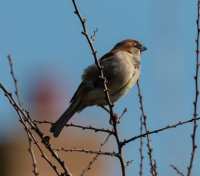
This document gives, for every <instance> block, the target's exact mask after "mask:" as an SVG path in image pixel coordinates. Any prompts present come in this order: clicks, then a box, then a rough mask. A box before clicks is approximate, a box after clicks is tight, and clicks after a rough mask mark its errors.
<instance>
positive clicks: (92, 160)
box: [80, 134, 111, 176]
mask: <svg viewBox="0 0 200 176" xmlns="http://www.w3.org/2000/svg"><path fill="white" fill-rule="evenodd" d="M110 136H111V134H108V135H107V136H106V137H105V139H104V141H103V142H102V143H101V145H100V147H99V151H101V150H102V148H103V146H104V145H105V144H106V143H107V142H108V140H109V138H110ZM100 155H101V154H96V155H95V156H94V157H93V158H92V159H91V160H90V162H89V163H88V165H87V166H86V167H85V169H83V171H82V172H81V174H80V176H84V175H85V174H86V172H88V171H89V170H91V168H92V165H94V163H95V162H96V161H97V159H98V158H99V156H100Z"/></svg>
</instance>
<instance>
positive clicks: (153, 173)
mask: <svg viewBox="0 0 200 176" xmlns="http://www.w3.org/2000/svg"><path fill="white" fill-rule="evenodd" d="M137 88H138V97H139V103H140V110H141V113H142V117H143V126H144V130H145V132H146V133H148V132H149V130H148V127H147V116H146V115H145V113H144V105H143V99H142V94H141V89H140V84H139V81H137ZM146 139H147V149H148V156H149V163H150V167H151V170H150V171H151V175H152V176H157V175H158V174H157V169H156V168H155V167H154V159H153V156H152V152H153V149H152V146H151V139H150V135H149V134H147V135H146Z"/></svg>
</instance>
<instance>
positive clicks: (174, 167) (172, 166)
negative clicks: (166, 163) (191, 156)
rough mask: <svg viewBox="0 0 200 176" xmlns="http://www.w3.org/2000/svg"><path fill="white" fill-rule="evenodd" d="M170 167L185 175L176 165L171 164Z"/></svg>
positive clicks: (181, 175)
mask: <svg viewBox="0 0 200 176" xmlns="http://www.w3.org/2000/svg"><path fill="white" fill-rule="evenodd" d="M170 167H171V168H172V169H174V170H175V171H176V173H177V174H178V175H180V176H184V174H183V173H182V172H181V171H180V170H179V169H178V168H177V167H176V166H174V165H173V164H171V165H170Z"/></svg>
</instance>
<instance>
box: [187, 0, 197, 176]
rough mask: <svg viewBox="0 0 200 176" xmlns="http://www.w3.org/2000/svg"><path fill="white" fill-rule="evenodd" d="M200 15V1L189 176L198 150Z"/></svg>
mask: <svg viewBox="0 0 200 176" xmlns="http://www.w3.org/2000/svg"><path fill="white" fill-rule="evenodd" d="M199 15H200V0H198V1H197V20H196V30H197V36H196V65H195V67H196V68H195V76H194V80H195V98H194V103H193V106H194V111H193V117H194V121H193V130H192V135H191V138H192V151H191V157H190V162H189V166H188V171H187V176H191V174H192V167H193V163H194V158H195V153H196V149H197V144H196V133H197V126H198V125H197V121H196V118H197V116H198V98H199V37H200V28H199Z"/></svg>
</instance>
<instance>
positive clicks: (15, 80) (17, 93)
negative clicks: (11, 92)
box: [7, 55, 21, 106]
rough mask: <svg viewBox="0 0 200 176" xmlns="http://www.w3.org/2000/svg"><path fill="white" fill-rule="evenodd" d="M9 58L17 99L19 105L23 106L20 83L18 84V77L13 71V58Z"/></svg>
mask: <svg viewBox="0 0 200 176" xmlns="http://www.w3.org/2000/svg"><path fill="white" fill-rule="evenodd" d="M7 58H8V63H9V68H10V75H11V77H12V80H13V83H14V87H15V95H16V97H17V101H18V103H19V105H20V106H21V101H20V98H19V88H18V82H17V79H16V76H15V73H14V69H13V61H12V57H11V55H8V56H7Z"/></svg>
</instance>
